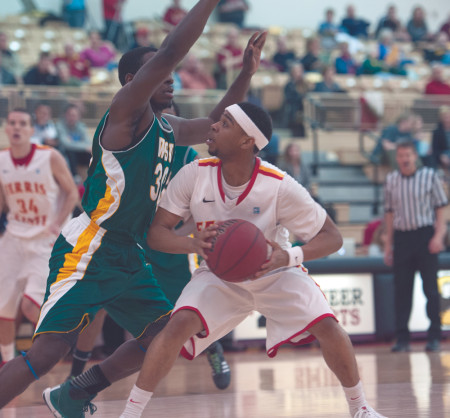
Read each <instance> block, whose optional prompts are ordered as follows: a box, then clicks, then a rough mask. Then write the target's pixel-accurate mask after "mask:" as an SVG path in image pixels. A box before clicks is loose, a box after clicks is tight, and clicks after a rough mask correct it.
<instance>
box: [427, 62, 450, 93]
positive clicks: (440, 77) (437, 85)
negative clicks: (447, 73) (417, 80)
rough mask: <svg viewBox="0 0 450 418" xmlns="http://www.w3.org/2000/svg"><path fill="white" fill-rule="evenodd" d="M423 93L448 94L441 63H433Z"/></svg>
mask: <svg viewBox="0 0 450 418" xmlns="http://www.w3.org/2000/svg"><path fill="white" fill-rule="evenodd" d="M425 94H450V85H449V84H447V83H446V82H445V79H444V67H443V66H442V64H437V63H436V64H433V65H432V69H431V77H430V81H429V82H428V83H427V85H426V86H425Z"/></svg>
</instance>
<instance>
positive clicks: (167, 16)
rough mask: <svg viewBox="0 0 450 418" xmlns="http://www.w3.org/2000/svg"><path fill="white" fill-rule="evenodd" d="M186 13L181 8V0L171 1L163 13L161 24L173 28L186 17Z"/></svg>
mask: <svg viewBox="0 0 450 418" xmlns="http://www.w3.org/2000/svg"><path fill="white" fill-rule="evenodd" d="M186 14H187V11H186V10H185V9H183V8H182V7H181V0H172V4H171V5H170V6H169V7H168V8H167V10H166V11H165V12H164V16H163V22H164V23H166V24H167V25H168V27H169V28H170V27H174V26H176V25H178V23H180V22H181V20H182V19H183V18H184V16H186Z"/></svg>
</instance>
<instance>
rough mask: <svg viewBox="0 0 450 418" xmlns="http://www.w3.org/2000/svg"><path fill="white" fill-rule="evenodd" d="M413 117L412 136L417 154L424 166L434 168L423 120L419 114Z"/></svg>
mask: <svg viewBox="0 0 450 418" xmlns="http://www.w3.org/2000/svg"><path fill="white" fill-rule="evenodd" d="M411 117H412V122H411V136H412V138H413V143H414V145H415V146H416V150H417V154H418V155H419V157H420V160H421V162H422V164H423V165H426V166H429V167H432V166H433V165H434V164H433V157H432V155H431V148H430V144H429V142H428V141H427V135H426V134H425V132H424V130H423V118H422V116H420V115H417V114H412V115H411Z"/></svg>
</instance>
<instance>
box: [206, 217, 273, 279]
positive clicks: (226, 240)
mask: <svg viewBox="0 0 450 418" xmlns="http://www.w3.org/2000/svg"><path fill="white" fill-rule="evenodd" d="M218 226H219V227H218V229H217V235H216V236H215V237H213V238H211V239H210V240H209V242H211V243H212V247H211V248H210V249H207V250H206V254H207V256H208V260H206V264H207V265H208V267H209V269H210V270H211V271H212V272H213V273H214V274H215V275H216V276H217V277H219V278H220V279H222V280H225V281H228V282H242V281H244V280H246V279H248V278H249V277H251V276H253V275H254V274H255V273H256V272H257V271H258V270H259V269H260V267H261V265H262V264H263V263H264V262H265V261H266V260H267V243H266V239H265V237H264V234H263V233H262V232H261V230H260V229H259V228H258V227H257V226H255V225H254V224H252V223H251V222H247V221H244V220H242V219H229V220H227V221H223V222H219V223H218Z"/></svg>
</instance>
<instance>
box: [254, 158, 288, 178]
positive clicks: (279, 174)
mask: <svg viewBox="0 0 450 418" xmlns="http://www.w3.org/2000/svg"><path fill="white" fill-rule="evenodd" d="M258 173H259V174H262V175H263V176H267V177H271V178H274V179H276V180H283V179H284V178H285V176H286V173H285V172H284V171H283V170H281V169H280V168H278V167H277V166H275V165H273V164H270V163H269V162H267V161H264V160H260V165H259V169H258Z"/></svg>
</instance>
